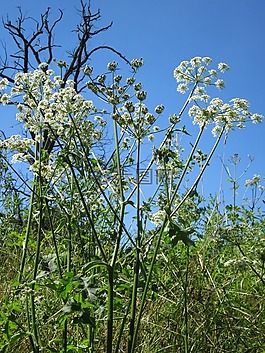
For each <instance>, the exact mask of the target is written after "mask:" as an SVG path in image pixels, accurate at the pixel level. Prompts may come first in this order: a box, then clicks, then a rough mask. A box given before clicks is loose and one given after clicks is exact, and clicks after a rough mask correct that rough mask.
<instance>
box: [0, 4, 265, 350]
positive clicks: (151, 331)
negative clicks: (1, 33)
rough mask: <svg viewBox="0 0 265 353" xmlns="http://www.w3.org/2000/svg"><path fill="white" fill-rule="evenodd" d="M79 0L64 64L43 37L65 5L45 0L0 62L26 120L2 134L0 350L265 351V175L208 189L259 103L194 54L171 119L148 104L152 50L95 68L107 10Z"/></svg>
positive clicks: (181, 68) (181, 71)
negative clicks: (145, 77) (214, 168)
mask: <svg viewBox="0 0 265 353" xmlns="http://www.w3.org/2000/svg"><path fill="white" fill-rule="evenodd" d="M81 9H82V10H81V14H82V22H81V24H80V25H78V26H77V30H76V31H77V34H78V36H77V37H78V39H79V41H80V42H79V46H77V47H76V49H75V50H73V53H72V57H71V60H70V62H69V63H66V62H64V61H62V60H57V61H56V62H55V61H54V56H53V50H54V49H55V48H56V46H54V45H53V44H52V43H53V42H52V41H51V40H50V41H48V46H46V49H44V50H47V52H48V54H49V55H48V54H47V52H46V56H45V57H46V60H45V61H44V60H43V57H42V55H43V52H42V51H39V50H37V49H36V48H37V47H36V46H35V44H36V43H34V40H35V39H38V37H40V39H41V38H42V37H41V36H42V35H43V33H44V34H45V35H46V38H48V39H51V38H53V37H52V33H53V30H54V28H55V25H57V23H58V22H59V21H60V20H61V17H62V12H61V13H60V17H59V19H58V20H56V21H55V22H54V24H53V25H51V26H50V27H49V22H48V21H47V18H48V16H49V10H47V12H46V13H45V14H44V15H43V16H42V17H41V22H40V23H39V24H38V26H37V28H36V32H35V33H34V34H33V37H32V38H33V40H32V41H31V40H29V39H27V38H28V37H26V36H24V34H23V33H24V32H23V31H22V30H21V28H22V27H21V26H22V24H24V21H26V19H25V18H24V17H23V16H22V15H21V17H20V21H19V20H18V21H17V22H16V24H17V25H14V24H12V22H11V21H7V22H6V24H5V27H6V29H7V30H8V31H9V34H11V36H12V37H13V39H15V41H16V43H17V44H18V47H19V49H20V50H21V53H22V54H21V55H26V54H25V51H23V45H25V46H26V47H27V49H28V52H29V53H30V54H28V56H25V57H24V59H25V60H24V61H23V62H22V63H21V64H19V62H21V61H19V60H20V59H21V57H20V55H17V56H16V57H15V61H14V63H13V64H11V65H7V64H6V66H5V67H3V68H2V69H1V70H0V76H1V77H2V79H1V81H0V87H1V98H0V100H1V104H2V105H4V106H5V108H6V109H8V108H9V106H10V105H12V106H14V107H15V108H16V109H17V114H16V118H17V120H18V121H19V122H20V123H21V129H22V133H21V134H16V135H12V136H10V137H6V136H5V134H4V132H3V133H2V140H1V142H0V147H1V160H0V162H1V205H0V207H1V220H0V222H1V228H0V242H1V248H0V265H1V266H0V268H1V270H0V271H1V284H2V285H1V288H0V303H1V311H0V349H1V351H2V352H25V353H26V352H34V353H37V352H64V353H66V352H73V353H74V352H90V353H92V352H97V353H100V352H102V353H103V352H107V353H112V352H113V353H120V352H128V353H133V352H154V353H156V352H167V353H173V352H185V353H188V352H259V353H261V352H265V345H264V336H265V328H264V327H265V307H264V282H265V277H264V271H265V268H264V264H265V246H264V245H265V224H264V223H265V220H264V212H263V210H262V208H259V205H260V203H262V200H261V198H262V193H263V188H262V187H261V186H260V184H261V179H260V177H259V176H257V175H255V176H254V177H253V179H252V180H248V181H247V182H246V185H247V186H248V188H250V190H251V191H252V196H253V199H252V203H250V206H247V205H238V204H237V203H236V202H234V203H233V204H231V205H230V204H227V205H223V204H222V205H221V204H220V203H219V202H218V198H216V197H209V198H205V197H204V196H203V195H201V194H200V192H199V191H198V185H199V184H200V181H201V178H202V176H203V175H204V173H205V172H206V171H207V168H208V167H209V168H210V166H209V162H210V160H211V158H212V156H213V155H214V153H215V151H216V148H217V146H218V145H219V144H220V142H221V141H222V140H223V139H224V137H225V136H226V135H227V134H228V133H229V131H230V130H233V129H236V128H243V127H244V125H245V124H247V123H248V121H252V122H253V123H260V122H261V121H262V116H261V115H259V114H252V113H251V112H250V111H249V103H248V102H247V101H246V100H245V99H240V98H234V99H231V100H230V101H229V102H227V103H226V102H223V101H222V100H221V99H220V98H218V97H215V95H214V94H215V93H212V92H215V91H214V90H216V89H222V88H224V86H225V84H224V81H223V79H222V78H220V77H219V76H220V75H222V74H223V73H224V72H225V71H227V70H228V69H229V67H228V65H227V64H225V63H219V64H217V65H214V63H212V60H211V58H209V57H195V58H193V59H191V60H190V61H183V62H182V63H180V64H179V65H178V66H177V68H176V69H175V71H174V77H175V78H176V81H177V85H178V86H177V90H178V91H179V92H180V93H183V94H186V92H189V94H188V96H187V97H186V99H185V100H183V106H182V108H181V109H180V111H179V112H178V113H177V114H175V115H171V116H169V118H168V120H167V123H165V120H166V119H165V116H164V107H163V105H162V104H159V105H157V106H156V107H155V108H154V109H150V108H148V107H147V105H146V104H145V101H146V97H147V93H146V92H145V91H144V90H143V85H142V83H140V82H138V81H137V72H138V70H139V69H140V68H141V67H142V65H143V60H142V59H133V60H132V61H128V60H127V59H126V58H125V57H124V56H123V55H121V54H120V53H118V52H117V51H116V50H114V49H113V48H111V47H107V49H108V50H110V51H111V52H112V54H115V55H117V58H119V59H120V61H121V62H123V63H124V62H125V63H126V65H127V69H128V73H129V74H128V76H124V77H123V76H122V70H120V69H119V64H118V62H116V61H111V62H110V63H109V64H107V68H106V70H105V73H104V74H100V75H98V74H95V75H94V74H93V72H94V69H93V68H92V66H89V65H88V64H89V63H90V56H91V55H92V53H93V50H91V51H90V52H89V51H88V47H87V41H88V39H89V38H90V37H91V35H88V33H89V31H90V34H91V33H92V34H93V35H96V34H98V33H100V32H101V31H103V30H106V29H107V28H108V27H104V28H102V29H101V30H98V29H97V30H95V29H94V25H93V24H94V22H95V21H97V20H98V19H99V17H100V15H99V13H96V14H93V13H91V11H90V7H87V6H86V5H85V4H84V3H83V2H81ZM93 31H94V32H93ZM22 36H24V37H22ZM21 38H22V44H21V45H20V44H19V43H20V42H19V40H21ZM43 48H45V46H43ZM100 49H102V47H97V48H95V49H94V51H95V50H96V51H97V50H100ZM104 49H106V46H105V47H104ZM13 58H14V56H13ZM12 65H13V66H12ZM23 65H24V67H23ZM12 70H13V71H12ZM126 75H127V74H126ZM208 91H209V92H210V93H211V95H210V93H209V92H208ZM212 94H213V95H212ZM159 103H160V102H159ZM161 116H162V117H163V124H162V125H161V126H160V117H161ZM184 116H185V117H186V119H187V116H189V117H190V118H191V119H192V122H193V123H194V125H197V135H196V136H195V137H194V136H192V135H190V133H189V132H188V131H187V128H186V124H185V125H184V124H183V123H182V119H183V117H184ZM207 127H208V130H207V131H206V128H207ZM194 131H195V130H194ZM209 131H211V132H212V135H213V136H209ZM179 136H183V139H182V143H185V142H183V141H185V138H186V141H187V146H185V153H183V151H182V148H183V146H180V144H179V138H178V137H179ZM204 138H206V139H208V140H209V141H212V146H211V148H210V149H209V151H207V152H202V151H201V149H200V146H201V143H202V140H203V139H204ZM188 149H190V150H188ZM234 158H237V157H236V156H235V157H234ZM234 161H235V159H234ZM150 171H153V172H154V171H155V173H156V176H157V178H156V181H157V182H156V183H153V184H152V185H148V186H147V185H146V177H147V176H148V173H150ZM227 171H228V169H227ZM230 181H231V182H232V186H233V190H234V192H235V191H236V187H237V184H236V182H237V181H236V180H234V179H233V178H232V179H231V180H230ZM254 196H255V197H254ZM258 201H259V202H258Z"/></svg>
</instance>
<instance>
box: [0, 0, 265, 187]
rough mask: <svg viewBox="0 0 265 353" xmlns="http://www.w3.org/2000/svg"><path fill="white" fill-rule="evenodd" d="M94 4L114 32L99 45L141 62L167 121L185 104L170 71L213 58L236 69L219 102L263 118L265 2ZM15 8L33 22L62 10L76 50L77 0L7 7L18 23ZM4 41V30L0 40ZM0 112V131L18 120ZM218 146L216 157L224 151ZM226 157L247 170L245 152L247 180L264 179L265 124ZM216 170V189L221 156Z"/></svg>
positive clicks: (242, 134) (118, 0)
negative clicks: (235, 101) (246, 104)
mask: <svg viewBox="0 0 265 353" xmlns="http://www.w3.org/2000/svg"><path fill="white" fill-rule="evenodd" d="M91 4H92V8H93V9H95V10H96V9H98V8H100V9H101V14H102V22H101V23H102V25H107V24H108V23H109V22H110V21H113V27H112V28H111V29H110V30H109V31H108V32H105V33H103V34H101V37H98V42H97V43H98V44H106V45H112V46H113V47H114V48H115V49H117V50H119V51H121V52H122V53H123V54H125V55H126V56H127V58H128V59H132V58H135V57H143V58H144V61H145V66H144V68H143V69H142V70H141V74H140V76H141V80H142V82H143V84H144V88H145V89H146V90H147V92H148V103H149V104H150V106H151V107H152V106H153V107H154V106H156V105H157V104H160V103H162V104H164V105H165V106H166V112H165V114H164V116H165V119H167V114H171V113H177V112H178V108H179V107H180V106H181V103H182V101H183V97H182V96H181V95H180V94H178V93H177V92H176V82H175V80H174V78H173V70H174V68H175V67H176V66H177V65H178V63H179V62H180V61H182V60H186V59H187V60H189V59H190V58H192V57H193V56H210V57H212V58H213V59H214V62H216V63H218V62H219V61H223V62H226V63H227V64H228V65H229V66H230V67H231V70H230V71H229V72H228V73H226V75H225V76H224V79H225V81H226V86H227V88H226V89H225V91H223V92H221V94H220V95H221V97H222V98H223V99H224V100H229V99H231V98H234V97H240V98H246V99H247V100H248V101H250V103H251V107H250V111H252V112H253V113H255V112H257V113H260V114H263V115H265V89H264V82H265V70H264V63H265V20H264V19H265V1H264V0H241V1H233V0H222V1H217V0H200V1H197V0H189V1H184V0H164V1H161V0H133V1H126V0H91ZM18 5H21V6H22V9H23V10H24V11H26V12H27V14H28V15H29V16H32V17H38V15H39V13H40V12H42V11H44V10H45V9H46V8H47V7H48V6H50V7H51V8H52V14H53V15H54V16H56V14H57V9H58V8H61V9H64V10H65V15H64V19H63V22H62V24H60V26H59V27H58V28H60V31H58V33H57V36H58V41H61V40H62V41H63V42H64V44H65V49H66V50H67V49H71V47H72V45H71V44H72V43H71V36H68V34H67V32H68V31H69V30H70V29H71V28H73V27H74V26H75V24H76V23H77V22H78V14H77V12H76V10H75V7H76V8H79V1H78V0H72V1H70V0H64V1H62V0H53V1H52V0H42V1H30V0H23V1H22V0H8V1H2V3H1V15H2V16H3V17H5V15H6V14H9V17H10V18H11V19H13V18H15V16H16V14H17V11H16V6H18ZM5 37H6V36H5V32H4V30H3V28H2V27H1V29H0V38H1V39H3V38H5ZM216 94H218V92H216ZM1 114H2V119H1V120H2V122H0V128H1V129H3V128H5V127H6V126H10V125H12V124H13V123H14V117H13V116H8V117H7V116H6V115H4V121H3V112H2V110H1ZM185 119H189V118H188V117H185ZM7 124H8V125H7ZM221 147H222V148H220V149H219V151H218V154H219V155H221V154H222V153H223V146H221ZM225 153H226V158H228V157H229V156H230V155H232V154H234V153H238V154H239V155H240V156H241V157H242V163H241V164H242V166H241V167H240V168H241V170H242V171H243V169H244V167H245V166H246V164H247V162H248V161H247V154H250V155H252V156H253V157H255V161H254V163H253V165H252V167H251V170H250V173H249V174H247V175H246V176H245V177H244V179H246V178H247V177H250V176H252V175H253V174H254V173H257V174H260V175H262V176H265V122H264V124H262V125H249V126H248V127H247V129H245V130H241V131H238V132H234V133H232V134H231V135H230V137H229V140H228V144H227V145H226V152H225ZM214 168H215V170H214V172H211V173H210V174H209V177H210V178H211V179H212V182H213V185H214V186H213V188H215V190H216V191H218V190H217V185H218V182H217V181H218V180H219V179H220V171H221V164H220V161H219V159H218V158H217V156H216V157H215V163H214ZM214 182H215V183H214Z"/></svg>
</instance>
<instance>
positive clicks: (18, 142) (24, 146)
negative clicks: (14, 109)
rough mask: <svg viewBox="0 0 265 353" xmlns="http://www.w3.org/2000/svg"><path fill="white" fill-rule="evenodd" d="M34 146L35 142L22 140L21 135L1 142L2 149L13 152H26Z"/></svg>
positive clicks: (27, 139) (26, 139)
mask: <svg viewBox="0 0 265 353" xmlns="http://www.w3.org/2000/svg"><path fill="white" fill-rule="evenodd" d="M33 145H34V141H33V140H32V139H29V138H22V137H21V136H20V135H12V136H11V137H9V138H7V139H5V140H3V141H0V149H9V150H11V151H18V152H21V153H23V152H26V151H28V150H29V149H30V148H31V147H32V146H33Z"/></svg>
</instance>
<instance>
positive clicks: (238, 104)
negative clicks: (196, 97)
mask: <svg viewBox="0 0 265 353" xmlns="http://www.w3.org/2000/svg"><path fill="white" fill-rule="evenodd" d="M248 108H249V103H248V101H246V100H245V99H240V98H234V99H231V100H230V102H229V103H224V102H223V101H222V100H221V99H220V98H213V99H212V100H211V101H210V103H209V105H208V106H206V107H205V108H201V107H199V106H198V105H197V104H196V105H193V106H192V107H191V108H190V109H189V116H190V117H191V118H193V123H194V124H198V125H199V126H200V127H202V126H206V125H208V124H214V127H213V129H212V134H213V135H214V136H217V135H218V134H219V133H220V132H221V131H222V130H223V128H225V130H226V131H229V130H233V129H234V128H235V126H237V127H238V128H244V127H245V125H244V124H245V123H246V121H247V120H249V119H250V120H251V121H252V122H253V123H260V122H262V119H263V116H262V115H260V114H251V113H250V112H249V110H248Z"/></svg>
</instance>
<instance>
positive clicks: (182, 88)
mask: <svg viewBox="0 0 265 353" xmlns="http://www.w3.org/2000/svg"><path fill="white" fill-rule="evenodd" d="M188 89H189V88H188V86H187V85H186V84H185V83H180V84H179V85H178V87H177V91H178V92H180V93H182V94H184V93H186V92H187V91H188Z"/></svg>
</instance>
